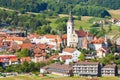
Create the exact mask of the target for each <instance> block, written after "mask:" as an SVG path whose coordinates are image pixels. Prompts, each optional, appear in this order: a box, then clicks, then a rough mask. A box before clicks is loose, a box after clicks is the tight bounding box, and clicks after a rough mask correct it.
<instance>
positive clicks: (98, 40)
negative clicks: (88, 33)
mask: <svg viewBox="0 0 120 80" xmlns="http://www.w3.org/2000/svg"><path fill="white" fill-rule="evenodd" d="M104 41H105V39H104V38H98V39H95V40H93V41H92V42H91V43H92V44H102V43H103V42H104Z"/></svg>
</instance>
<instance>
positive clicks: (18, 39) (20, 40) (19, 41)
mask: <svg viewBox="0 0 120 80" xmlns="http://www.w3.org/2000/svg"><path fill="white" fill-rule="evenodd" d="M26 40H27V39H26V38H24V37H7V38H5V39H4V40H3V41H10V42H15V43H17V44H23V43H24V42H25V41H26Z"/></svg>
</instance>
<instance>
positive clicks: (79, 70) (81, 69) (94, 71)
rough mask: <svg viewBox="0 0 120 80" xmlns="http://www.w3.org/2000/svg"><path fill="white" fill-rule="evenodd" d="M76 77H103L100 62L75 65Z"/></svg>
mask: <svg viewBox="0 0 120 80" xmlns="http://www.w3.org/2000/svg"><path fill="white" fill-rule="evenodd" d="M73 74H74V76H101V66H100V64H99V63H98V62H77V63H75V64H74V65H73Z"/></svg>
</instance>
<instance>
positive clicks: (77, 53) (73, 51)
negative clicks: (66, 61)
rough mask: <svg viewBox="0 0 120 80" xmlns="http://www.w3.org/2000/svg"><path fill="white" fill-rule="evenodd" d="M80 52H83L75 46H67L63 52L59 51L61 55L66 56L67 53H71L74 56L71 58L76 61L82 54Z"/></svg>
mask: <svg viewBox="0 0 120 80" xmlns="http://www.w3.org/2000/svg"><path fill="white" fill-rule="evenodd" d="M80 54H81V52H80V51H78V50H77V49H75V48H65V49H63V51H62V53H59V56H65V55H66V56H68V55H70V56H72V58H71V60H72V61H73V62H76V61H78V60H79V59H78V57H79V56H80Z"/></svg>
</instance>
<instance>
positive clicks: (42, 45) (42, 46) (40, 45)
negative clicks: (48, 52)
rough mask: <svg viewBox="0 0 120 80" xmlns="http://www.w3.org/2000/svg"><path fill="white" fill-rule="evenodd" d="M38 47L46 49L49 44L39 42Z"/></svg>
mask: <svg viewBox="0 0 120 80" xmlns="http://www.w3.org/2000/svg"><path fill="white" fill-rule="evenodd" d="M37 48H40V49H46V48H47V45H46V44H37Z"/></svg>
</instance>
